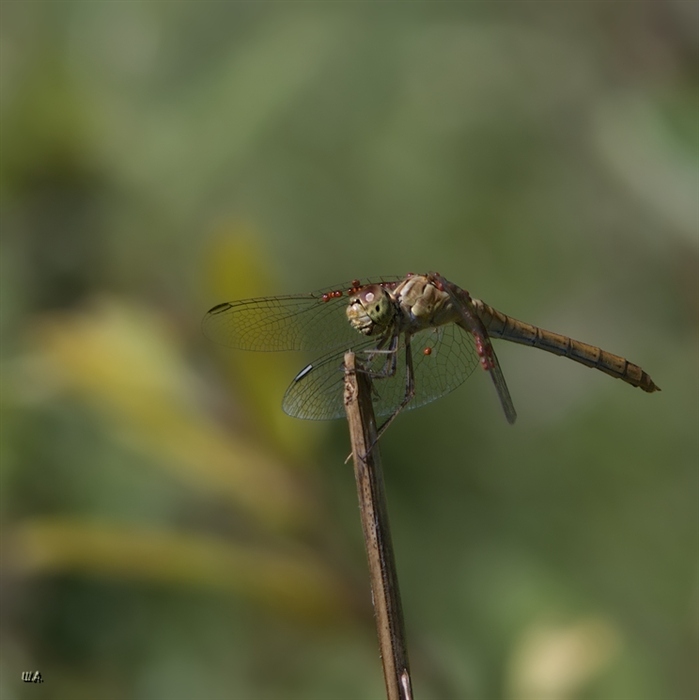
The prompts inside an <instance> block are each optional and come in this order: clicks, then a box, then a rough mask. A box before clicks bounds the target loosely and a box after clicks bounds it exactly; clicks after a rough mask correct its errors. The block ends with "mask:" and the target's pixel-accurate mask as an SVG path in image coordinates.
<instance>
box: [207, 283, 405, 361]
mask: <svg viewBox="0 0 699 700" xmlns="http://www.w3.org/2000/svg"><path fill="white" fill-rule="evenodd" d="M398 279H399V278H398V277H395V278H389V277H386V278H382V279H380V280H374V282H384V281H393V280H398ZM369 283H370V282H369V281H365V282H363V284H369ZM352 286H353V283H352V282H347V283H344V284H339V285H337V286H335V287H328V288H327V289H321V290H319V291H317V292H312V293H310V294H294V295H288V296H277V297H260V298H258V299H242V300H240V301H231V302H225V303H223V304H218V305H217V306H214V307H213V308H212V309H210V310H209V311H208V313H207V314H206V316H204V319H203V321H202V330H203V332H204V335H205V336H206V337H207V338H209V339H210V340H213V341H214V342H215V343H219V344H220V345H227V346H228V347H232V348H237V349H238V350H258V351H282V350H329V349H331V348H336V347H343V348H344V349H349V348H350V347H353V346H354V345H356V344H357V343H361V342H362V340H364V338H363V336H361V335H360V334H359V333H357V331H355V330H354V329H353V328H352V327H351V326H350V324H349V322H348V321H347V317H346V315H345V307H346V306H347V291H348V290H349V289H350V288H351V287H352ZM338 293H340V295H339V296H330V295H331V294H336V295H337V294H338Z"/></svg>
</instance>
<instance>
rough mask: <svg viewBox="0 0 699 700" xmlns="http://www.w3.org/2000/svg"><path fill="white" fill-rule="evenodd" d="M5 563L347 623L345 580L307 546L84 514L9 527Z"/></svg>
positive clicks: (25, 570) (29, 571)
mask: <svg viewBox="0 0 699 700" xmlns="http://www.w3.org/2000/svg"><path fill="white" fill-rule="evenodd" d="M3 550H4V560H5V566H8V568H9V570H10V571H12V572H13V573H15V574H16V575H22V576H26V575H37V574H65V573H78V574H86V575H89V576H107V577H109V578H111V579H123V580H133V581H152V582H155V583H159V584H164V585H185V586H190V587H196V588H205V589H210V590H218V591H223V592H231V593H235V594H239V595H241V596H244V597H246V598H248V599H250V600H253V601H255V602H256V603H258V604H260V605H262V606H264V607H267V608H271V609H273V610H275V611H277V612H280V613H282V614H284V615H288V616H293V617H296V618H301V619H303V620H304V621H306V622H311V623H313V624H333V623H338V622H341V621H345V622H346V621H348V619H350V617H351V615H352V608H353V606H354V603H353V601H352V594H351V593H350V591H349V589H348V587H347V586H346V584H345V583H344V582H343V581H342V579H341V578H340V577H339V576H338V575H337V574H336V573H335V572H333V571H331V570H330V569H329V568H328V567H327V566H326V565H325V564H324V563H323V562H322V561H321V560H319V559H318V558H317V557H316V556H315V555H314V554H312V553H311V552H309V551H307V550H305V549H301V548H300V547H294V548H293V549H290V548H286V549H284V550H279V551H272V550H265V549H264V548H262V547H260V546H259V544H256V545H255V546H242V545H240V544H234V543H232V542H230V541H225V540H221V539H215V538H213V537H206V536H200V535H190V534H185V533H178V532H166V531H157V530H150V531H147V530H144V529H143V528H140V527H139V528H134V527H125V526H121V525H110V524H105V523H103V522H96V521H91V520H82V519H68V518H55V519H54V518H40V519H34V520H26V521H24V522H23V523H22V524H21V525H19V526H17V527H16V528H14V529H13V530H12V531H11V532H9V533H8V535H7V537H6V539H5V543H4V548H3Z"/></svg>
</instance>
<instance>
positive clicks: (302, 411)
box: [202, 272, 660, 432]
mask: <svg viewBox="0 0 699 700" xmlns="http://www.w3.org/2000/svg"><path fill="white" fill-rule="evenodd" d="M202 328H203V331H204V334H205V335H206V336H207V337H208V338H209V339H211V340H213V341H214V342H216V343H219V344H222V345H225V346H228V347H232V348H237V349H240V350H255V351H289V350H297V351H302V350H313V351H317V352H325V353H326V354H324V355H322V356H321V357H319V358H318V359H317V360H315V361H314V362H311V363H310V364H307V365H306V366H305V367H304V368H303V369H302V370H301V371H300V372H299V373H298V374H297V375H296V376H295V377H294V379H293V380H292V382H291V384H290V385H289V387H288V389H287V390H286V393H285V394H284V399H283V401H282V408H283V410H284V412H285V413H287V414H288V415H290V416H293V417H296V418H302V419H307V420H329V419H333V418H340V417H342V416H344V415H345V412H344V398H343V390H342V385H343V380H344V367H343V358H344V354H345V352H346V351H348V350H351V351H353V352H354V353H355V354H356V355H357V357H358V359H359V361H360V365H361V368H362V371H364V372H367V373H368V374H369V376H371V377H372V379H373V391H374V395H373V397H372V399H373V405H374V411H375V413H376V415H378V416H382V417H385V416H388V417H389V418H388V420H387V421H386V423H384V427H383V428H382V429H381V431H380V432H383V429H384V428H385V427H387V425H388V423H390V422H391V421H392V420H393V419H394V418H395V417H396V416H397V415H398V414H399V413H400V412H401V411H403V410H409V409H414V408H418V407H420V406H424V405H425V404H428V403H430V402H431V401H434V400H436V399H438V398H440V397H442V396H444V395H445V394H448V393H449V392H451V391H453V390H454V389H456V388H457V387H458V386H460V385H461V384H462V383H463V382H464V381H466V379H468V377H469V376H471V374H472V373H473V371H474V370H475V369H476V367H478V366H480V367H481V368H482V369H483V370H484V371H486V372H487V373H488V375H489V376H490V378H491V380H492V382H493V385H494V387H495V391H496V393H497V396H498V398H499V400H500V404H501V406H502V409H503V411H504V413H505V417H506V419H507V421H508V422H509V423H510V424H513V423H514V422H515V420H516V418H517V413H516V411H515V408H514V404H513V402H512V398H511V396H510V392H509V390H508V388H507V383H506V382H505V377H504V375H503V373H502V370H501V368H500V364H499V362H498V359H497V356H496V354H495V350H494V349H493V345H492V343H491V339H492V338H501V339H503V340H509V341H511V342H514V343H520V344H522V345H528V346H531V347H535V348H539V349H540V350H545V351H547V352H550V353H553V354H554V355H561V356H563V357H568V358H570V359H571V360H574V361H575V362H579V363H580V364H583V365H585V366H587V367H592V368H594V369H597V370H600V371H602V372H604V373H605V374H608V375H609V376H611V377H616V378H617V379H621V380H622V381H624V382H626V383H627V384H630V385H631V386H634V387H638V388H640V389H642V390H643V391H646V392H648V393H652V392H654V391H660V388H659V387H658V386H657V385H656V384H655V383H654V382H653V380H652V379H651V378H650V376H649V375H648V374H647V373H646V372H645V371H644V370H643V369H641V367H639V366H638V365H635V364H633V363H631V362H629V361H628V360H626V359H625V358H623V357H621V356H619V355H614V354H612V353H610V352H607V351H606V350H602V349H601V348H598V347H596V346H594V345H588V344H587V343H582V342H580V341H578V340H573V339H572V338H569V337H568V336H565V335H560V334H558V333H552V332H551V331H547V330H544V329H542V328H539V327H537V326H533V325H530V324H528V323H523V322H522V321H518V320H517V319H515V318H512V317H511V316H507V315H506V314H504V313H502V312H500V311H497V310H496V309H494V308H493V307H492V306H489V305H488V304H486V303H485V302H483V301H481V300H480V299H476V298H474V297H472V296H471V295H470V294H469V293H468V292H467V291H466V290H465V289H462V288H461V287H458V286H457V285H455V284H453V283H452V282H449V281H448V280H446V279H445V278H444V277H442V276H441V275H440V274H439V273H436V272H431V273H427V274H412V273H408V274H407V275H405V276H403V277H382V278H378V279H374V280H366V281H364V282H362V281H360V280H358V279H355V280H352V281H351V282H349V283H345V284H340V285H336V286H334V287H328V288H326V289H322V290H319V291H317V292H312V293H310V294H294V295H287V296H274V297H261V298H256V299H243V300H239V301H230V302H224V303H222V304H217V305H216V306H214V307H213V308H212V309H210V310H209V311H208V312H207V314H206V316H205V317H204V319H203V321H202Z"/></svg>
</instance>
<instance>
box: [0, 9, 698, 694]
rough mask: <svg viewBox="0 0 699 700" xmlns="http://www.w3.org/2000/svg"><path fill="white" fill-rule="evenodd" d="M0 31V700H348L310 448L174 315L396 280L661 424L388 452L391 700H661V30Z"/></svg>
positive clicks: (689, 254)
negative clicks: (470, 298)
mask: <svg viewBox="0 0 699 700" xmlns="http://www.w3.org/2000/svg"><path fill="white" fill-rule="evenodd" d="M0 9H1V12H2V16H1V19H2V22H1V23H0V32H1V39H2V43H1V45H0V58H1V62H0V78H1V81H2V83H1V98H2V103H1V115H0V116H1V118H2V162H1V180H0V187H1V190H0V192H1V195H2V219H1V224H2V257H1V259H0V260H1V267H0V291H1V302H2V314H1V316H0V324H1V326H0V329H1V332H2V352H1V358H0V359H1V364H0V372H1V379H2V397H1V406H2V414H1V415H2V443H1V452H0V459H1V465H2V480H1V482H0V484H1V487H2V491H1V494H0V499H1V500H0V503H1V506H2V519H1V523H2V618H1V622H2V631H1V641H2V654H1V657H0V663H1V679H0V694H1V695H2V697H3V699H4V700H11V699H12V698H28V697H32V698H42V697H43V698H54V699H61V698H65V699H67V700H81V699H82V698H85V699H88V698H89V699H91V700H92V699H95V698H110V699H112V698H116V699H120V698H139V699H144V700H146V699H148V700H151V699H155V700H160V699H163V700H164V699H166V698H167V699H178V698H180V699H182V700H189V699H190V698H203V699H206V700H209V699H210V700H214V699H216V698H222V699H227V698H241V699H245V700H247V699H249V700H255V699H258V698H259V699H264V700H267V699H271V698H280V699H289V698H299V699H301V698H303V699H304V700H312V699H316V698H317V699H319V700H323V699H326V698H327V699H335V698H336V699H338V700H339V699H342V698H347V699H352V698H381V697H383V692H384V691H383V680H382V675H381V668H380V663H379V657H378V651H377V645H376V639H375V630H374V627H373V619H372V613H371V601H370V596H369V590H368V579H367V574H366V564H365V556H364V551H363V543H362V539H361V529H360V524H359V518H358V513H357V506H356V495H355V486H354V483H353V476H352V470H351V467H350V466H349V465H344V464H343V460H344V458H345V456H346V454H347V451H348V438H347V430H346V425H344V424H343V422H342V421H336V422H334V423H330V424H328V423H325V424H314V423H307V422H302V421H296V420H294V419H292V418H288V417H287V416H285V415H284V414H283V413H282V411H281V409H280V402H281V397H282V395H283V392H284V389H285V387H286V385H287V384H288V382H289V381H290V379H291V378H292V377H293V376H294V374H295V373H296V372H297V371H298V370H299V369H300V368H301V367H302V366H303V365H304V364H305V362H306V361H307V358H306V357H304V356H300V355H296V354H294V353H286V354H278V355H276V354H262V353H260V354H255V353H241V352H235V351H227V350H225V349H223V348H221V347H218V346H215V345H213V344H211V343H209V342H208V341H207V340H206V339H205V338H204V337H203V336H202V333H201V330H200V321H201V318H202V316H203V314H204V312H205V311H206V309H208V308H209V307H210V306H212V305H214V304H215V303H218V302H221V301H225V300H230V299H236V298H244V297H251V296H259V295H269V294H279V293H294V292H305V291H311V290H313V289H315V288H318V287H325V286H328V285H333V284H335V283H338V282H340V281H344V280H348V279H353V278H355V277H369V276H372V275H399V274H403V273H405V272H407V271H428V270H439V271H440V272H441V273H442V274H444V275H445V276H446V277H447V278H449V279H451V280H452V281H454V282H456V283H457V284H460V285H462V286H463V287H465V288H466V289H468V290H469V291H470V292H471V293H472V294H473V295H474V296H477V297H480V298H483V299H484V300H486V301H487V302H489V303H490V304H492V305H494V306H495V307H496V308H499V309H501V310H502V311H504V312H506V313H509V314H511V315H514V316H515V317H518V318H521V319H522V320H525V321H528V322H531V323H536V324H538V325H541V326H543V327H545V328H549V329H551V330H555V331H558V332H560V333H566V334H569V335H572V336H573V337H575V338H578V339H581V340H584V341H586V342H589V343H594V344H598V345H600V346H602V347H604V348H605V349H608V350H610V351H612V352H615V353H620V354H623V355H626V356H627V357H628V358H629V359H630V360H631V361H633V362H636V363H638V364H640V365H642V366H643V367H644V368H645V369H646V370H647V371H648V372H649V373H650V374H651V376H652V377H653V379H654V380H655V381H656V382H657V383H658V384H659V385H660V386H661V387H662V392H661V393H659V394H653V395H646V394H644V393H642V392H641V391H639V390H636V389H633V388H631V387H629V386H627V385H625V384H622V383H621V382H619V381H613V380H611V379H610V378H609V377H607V376H605V375H603V374H601V373H597V372H593V371H591V370H589V369H586V368H584V367H582V366H579V365H576V364H575V363H572V362H570V361H567V360H564V359H561V358H556V357H554V356H552V355H548V354H546V353H542V352H537V351H535V350H531V349H529V348H524V347H520V346H511V344H509V343H499V344H497V347H496V349H497V351H498V354H499V357H500V362H501V364H502V366H503V369H504V372H505V375H506V377H507V380H508V383H509V386H510V390H511V393H512V396H513V399H514V402H515V405H516V407H517V409H518V412H519V419H518V422H517V424H516V425H515V426H514V427H511V426H509V425H507V423H506V422H505V420H504V418H503V416H502V413H501V410H500V408H499V406H498V404H497V400H496V397H495V395H494V392H493V390H492V386H491V385H490V382H489V381H488V378H487V377H486V376H485V375H484V374H483V373H481V372H478V373H476V374H475V375H474V376H473V377H472V378H471V379H470V380H469V381H468V383H467V384H465V385H464V386H463V387H461V388H460V389H459V390H457V391H455V392H453V393H452V394H450V395H449V396H448V397H445V398H443V399H441V400H440V401H437V402H435V403H433V404H431V405H429V406H427V407H425V408H422V409H420V410H419V411H414V412H410V413H406V414H405V415H403V416H401V417H400V418H399V420H397V421H396V423H395V424H394V425H393V426H392V427H391V429H390V431H389V432H388V433H387V434H386V436H385V438H384V439H383V441H382V444H381V448H382V453H383V461H384V467H385V472H386V474H385V478H386V487H387V491H388V498H389V507H390V512H391V516H392V528H393V535H394V540H395V549H396V554H397V561H398V568H399V575H400V580H401V586H402V596H403V602H404V607H405V617H406V625H407V630H408V636H409V643H410V653H411V661H412V671H413V678H414V690H415V696H416V697H417V698H421V699H428V698H433V699H459V700H461V699H473V700H491V699H497V698H503V699H505V700H578V699H580V700H691V699H692V698H696V697H697V694H698V692H699V691H698V689H697V658H698V657H697V652H698V648H697V636H698V628H699V623H698V617H699V596H698V595H697V583H698V578H699V577H698V573H699V567H698V565H697V564H698V562H697V551H698V549H697V545H698V544H699V541H698V539H699V537H698V530H699V517H698V505H697V501H698V490H699V489H698V482H697V464H698V441H699V440H698V432H699V410H698V403H699V399H698V396H699V392H698V389H699V368H698V362H697V356H698V350H699V348H698V347H697V345H698V343H697V316H698V310H699V309H698V299H699V290H698V286H697V280H698V258H697V253H698V248H699V246H698V238H699V236H698V233H699V205H698V201H699V200H698V191H699V176H698V164H699V128H698V125H699V107H698V97H697V94H698V93H697V77H698V74H699V70H698V58H699V51H698V48H697V47H698V42H697V40H698V38H699V30H698V27H699V15H698V10H697V5H696V4H695V3H694V2H684V1H683V0H670V1H668V2H663V3H655V2H644V1H643V0H637V1H636V2H624V3H622V2H616V3H601V2H590V3H582V2H560V3H551V2H526V3H520V2H517V3H510V2H498V3H487V2H482V3H481V2H473V3H432V2H411V3H405V4H399V3H342V2H339V3H327V4H321V3H314V2H291V3H258V4H255V3H213V2H211V3H180V2H128V3H127V2H92V3H87V2H53V3H48V2H47V3H27V2H9V1H4V2H3V3H2V5H1V7H0ZM27 670H32V671H33V670H39V671H40V672H41V673H42V674H43V678H44V683H43V684H42V685H40V686H39V685H29V684H23V683H22V681H21V678H20V675H21V673H22V671H27Z"/></svg>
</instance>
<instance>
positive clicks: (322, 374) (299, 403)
mask: <svg viewBox="0 0 699 700" xmlns="http://www.w3.org/2000/svg"><path fill="white" fill-rule="evenodd" d="M376 342H377V341H376V339H372V340H366V339H365V340H364V341H363V342H362V341H361V340H360V344H359V345H358V346H356V347H355V348H354V351H355V352H356V353H357V356H358V357H359V358H360V360H361V357H362V351H363V350H365V349H369V348H374V347H376ZM346 351H347V350H346V349H343V350H340V351H339V352H338V351H337V350H334V351H333V352H330V353H328V354H327V355H325V356H324V357H320V358H318V359H317V360H316V361H315V362H311V363H310V364H308V365H306V366H305V367H304V368H303V369H302V370H301V371H300V372H299V373H298V374H297V375H296V377H294V380H293V381H292V382H291V384H290V385H289V388H288V389H287V390H286V393H285V394H284V399H283V401H282V409H283V410H284V413H286V414H287V415H289V416H292V417H293V418H301V419H303V420H332V419H334V418H343V417H344V415H345V404H344V391H343V382H344V376H345V375H344V357H345V352H346ZM384 357H385V356H384Z"/></svg>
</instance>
